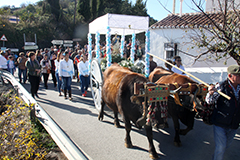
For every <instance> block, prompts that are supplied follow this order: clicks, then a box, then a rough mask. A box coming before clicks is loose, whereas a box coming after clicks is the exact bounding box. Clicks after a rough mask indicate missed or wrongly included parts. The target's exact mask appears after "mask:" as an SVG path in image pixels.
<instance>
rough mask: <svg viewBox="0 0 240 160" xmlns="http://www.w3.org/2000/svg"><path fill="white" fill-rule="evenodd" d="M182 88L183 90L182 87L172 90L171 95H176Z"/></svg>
mask: <svg viewBox="0 0 240 160" xmlns="http://www.w3.org/2000/svg"><path fill="white" fill-rule="evenodd" d="M181 88H182V86H180V87H178V88H177V89H175V90H170V94H176V93H177V92H178V91H179V90H180V89H181Z"/></svg>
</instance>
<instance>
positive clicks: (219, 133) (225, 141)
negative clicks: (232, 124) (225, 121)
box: [213, 125, 237, 160]
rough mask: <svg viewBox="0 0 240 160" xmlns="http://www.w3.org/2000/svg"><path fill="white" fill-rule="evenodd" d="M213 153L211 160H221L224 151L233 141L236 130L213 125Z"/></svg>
mask: <svg viewBox="0 0 240 160" xmlns="http://www.w3.org/2000/svg"><path fill="white" fill-rule="evenodd" d="M213 132H214V141H215V151H214V155H213V160H222V159H223V155H224V153H225V150H226V149H227V148H228V147H229V146H230V144H231V143H232V141H233V138H234V136H235V134H236V133H237V129H229V128H222V127H219V126H216V125H213Z"/></svg>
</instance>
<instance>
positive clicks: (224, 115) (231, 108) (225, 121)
mask: <svg viewBox="0 0 240 160" xmlns="http://www.w3.org/2000/svg"><path fill="white" fill-rule="evenodd" d="M220 88H221V91H222V92H223V93H225V94H227V95H228V96H230V97H231V99H230V100H227V99H226V98H224V97H223V96H220V97H219V98H218V100H217V105H216V106H217V107H216V108H214V110H213V114H212V123H213V124H214V125H216V126H220V127H223V128H231V129H237V128H238V127H239V123H240V94H239V93H238V94H239V99H238V100H237V99H236V97H235V95H234V92H233V90H232V87H231V86H230V85H229V83H228V80H226V81H224V82H222V83H221V84H220Z"/></svg>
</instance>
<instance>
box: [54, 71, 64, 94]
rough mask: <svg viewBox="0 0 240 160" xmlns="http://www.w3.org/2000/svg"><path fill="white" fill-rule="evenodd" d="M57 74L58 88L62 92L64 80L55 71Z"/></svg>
mask: <svg viewBox="0 0 240 160" xmlns="http://www.w3.org/2000/svg"><path fill="white" fill-rule="evenodd" d="M55 75H56V78H57V88H58V92H59V93H60V92H61V88H63V87H62V81H60V79H59V75H58V73H55Z"/></svg>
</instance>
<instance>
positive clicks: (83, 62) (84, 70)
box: [78, 54, 90, 97]
mask: <svg viewBox="0 0 240 160" xmlns="http://www.w3.org/2000/svg"><path fill="white" fill-rule="evenodd" d="M88 64H89V63H88V61H87V57H86V55H85V54H82V55H81V59H80V62H79V63H78V71H79V79H80V82H81V92H82V96H83V97H86V94H87V89H88V85H89V81H90V78H89V69H88Z"/></svg>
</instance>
